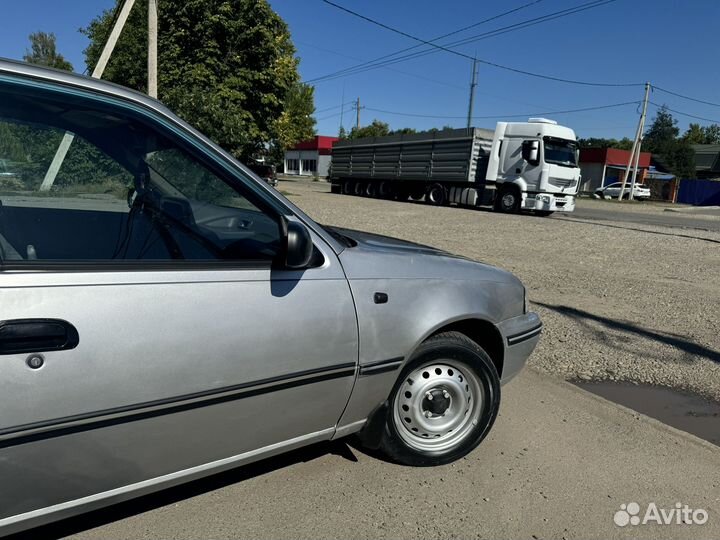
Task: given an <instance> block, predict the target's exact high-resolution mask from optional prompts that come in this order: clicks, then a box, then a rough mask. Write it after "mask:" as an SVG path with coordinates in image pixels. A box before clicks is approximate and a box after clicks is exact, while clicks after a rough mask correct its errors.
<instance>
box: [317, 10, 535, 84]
mask: <svg viewBox="0 0 720 540" xmlns="http://www.w3.org/2000/svg"><path fill="white" fill-rule="evenodd" d="M543 1H544V0H534V1H532V2H529V3H527V4H523V5H521V6H518V7H516V8H513V9H510V10H508V11H504V12H502V13H499V14H497V15H493V16H492V17H488V18H487V19H483V20H481V21H478V22H475V23H473V24H470V25H468V26H464V27H462V28H458V29H457V30H453V31H452V32H448V33H446V34H442V35H441V36H437V37H435V38H433V39H430V40H428V41H429V42H435V41H439V40H441V39H444V38H446V37H450V36H453V35H455V34H459V33H461V32H464V31H466V30H469V29H470V28H475V27H477V26H480V25H482V24H486V23H489V22H492V21H494V20H497V19H500V18H502V17H505V16H506V15H510V14H512V13H516V12H518V11H521V10H523V9H526V8H528V7H530V6H533V5H535V4H539V3H540V2H543ZM418 47H422V44H420V45H413V46H412V47H406V48H405V49H400V50H399V51H395V52H392V53H389V54H385V55H383V56H379V57H377V58H375V59H373V60H367V61H365V62H362V63H360V64H356V65H355V66H351V67H349V68H345V69H342V70H340V71H341V72H342V71H347V70H352V69H356V68H359V67H363V66H367V65H369V64H373V63H375V62H378V61H380V60H385V59H387V58H391V57H393V56H396V55H398V54H401V53H404V52H407V51H412V50H413V49H417V48H418ZM355 60H357V59H355ZM379 67H385V66H379ZM336 73H339V72H336ZM401 73H402V72H401ZM321 78H323V77H321ZM313 80H314V79H313Z"/></svg>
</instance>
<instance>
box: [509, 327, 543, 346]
mask: <svg viewBox="0 0 720 540" xmlns="http://www.w3.org/2000/svg"><path fill="white" fill-rule="evenodd" d="M542 328H543V325H542V323H540V324H539V325H538V326H536V327H535V328H531V329H530V330H525V331H524V332H521V333H519V334H515V335H513V336H508V338H507V342H508V345H517V344H518V343H522V342H523V341H527V340H528V339H532V338H534V337H535V336H537V335H538V334H539V333H540V332H542Z"/></svg>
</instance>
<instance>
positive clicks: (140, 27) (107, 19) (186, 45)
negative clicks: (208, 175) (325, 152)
mask: <svg viewBox="0 0 720 540" xmlns="http://www.w3.org/2000/svg"><path fill="white" fill-rule="evenodd" d="M117 1H118V2H119V1H120V0H117ZM146 13H147V0H139V1H138V2H137V3H136V5H135V7H134V8H133V10H132V12H131V14H130V18H129V20H128V23H127V24H126V26H125V29H124V30H123V33H122V34H121V35H120V39H119V40H118V43H117V46H116V48H115V51H114V52H113V55H112V56H111V58H110V62H109V63H108V66H107V68H106V70H105V73H104V75H103V78H105V79H108V80H110V81H113V82H117V83H120V84H123V85H125V86H129V87H131V88H135V89H137V90H140V91H145V90H146V85H147V82H146V81H147V63H146V62H145V61H144V60H142V59H144V58H145V57H146V51H147V17H146V16H145V14H146ZM112 23H113V11H112V10H107V11H105V12H103V13H102V14H101V15H99V16H98V17H97V18H95V19H94V20H93V21H91V23H90V25H89V26H88V27H87V28H84V29H82V30H81V31H82V32H83V33H84V34H85V35H86V36H87V37H88V38H89V39H90V45H89V46H88V47H87V49H85V58H86V64H87V66H88V69H92V68H93V67H94V66H95V64H96V62H97V60H98V58H99V56H100V52H101V50H102V48H103V46H104V45H105V42H106V40H107V37H108V35H109V33H110V30H111V27H112ZM158 25H159V36H158V93H159V98H160V100H161V101H163V102H164V103H166V104H167V105H168V106H169V107H170V108H171V109H173V110H174V111H175V112H176V113H177V114H178V115H179V116H181V117H182V118H184V119H185V120H187V121H188V122H189V123H190V124H192V125H194V126H195V127H196V128H198V129H199V130H200V131H202V132H204V133H205V134H207V135H208V136H209V137H210V138H212V139H213V140H215V141H216V142H217V143H218V144H220V145H221V146H222V147H223V148H225V149H226V150H228V151H229V152H231V153H233V154H234V155H235V156H237V157H239V158H240V159H249V158H250V157H251V156H252V155H253V154H254V153H255V152H256V151H258V150H259V149H261V148H263V146H264V145H265V144H267V143H269V142H270V141H273V140H278V133H277V129H278V127H279V126H280V125H283V122H282V121H281V120H280V119H281V117H282V115H283V112H284V111H285V107H286V102H287V98H288V96H289V95H291V92H292V91H291V89H292V87H293V86H294V85H295V84H296V83H297V82H298V81H299V80H300V77H299V75H298V71H297V65H298V60H297V58H295V48H294V46H293V44H292V42H291V40H290V33H289V30H288V27H287V25H286V24H285V22H284V21H283V20H282V19H281V18H280V17H279V16H278V15H277V13H275V12H274V11H273V10H272V9H271V7H270V5H269V4H268V2H267V0H163V2H162V3H161V4H160V10H159V14H158ZM305 95H306V96H307V94H305Z"/></svg>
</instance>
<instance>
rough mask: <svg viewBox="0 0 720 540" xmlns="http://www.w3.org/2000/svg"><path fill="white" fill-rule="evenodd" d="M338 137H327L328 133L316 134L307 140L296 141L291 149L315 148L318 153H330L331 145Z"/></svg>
mask: <svg viewBox="0 0 720 540" xmlns="http://www.w3.org/2000/svg"><path fill="white" fill-rule="evenodd" d="M339 140H340V139H339V138H338V137H329V136H328V135H316V136H315V137H313V138H312V139H310V140H309V141H303V142H299V143H297V144H296V145H295V146H294V147H293V150H317V151H318V154H328V155H329V154H330V152H332V145H333V143H334V142H335V141H339Z"/></svg>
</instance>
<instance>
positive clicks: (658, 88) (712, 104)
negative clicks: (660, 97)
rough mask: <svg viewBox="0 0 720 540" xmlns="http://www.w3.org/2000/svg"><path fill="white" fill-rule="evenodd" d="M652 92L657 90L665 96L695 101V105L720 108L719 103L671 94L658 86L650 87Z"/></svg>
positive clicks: (675, 93)
mask: <svg viewBox="0 0 720 540" xmlns="http://www.w3.org/2000/svg"><path fill="white" fill-rule="evenodd" d="M651 86H652V88H653V90H659V91H660V92H664V93H666V94H670V95H671V96H676V97H679V98H683V99H688V100H690V101H695V102H696V103H702V104H703V105H711V106H713V107H720V103H713V102H711V101H704V100H702V99H698V98H694V97H690V96H685V95H683V94H678V93H677V92H671V91H670V90H666V89H665V88H660V87H659V86H655V85H654V84H653V85H651Z"/></svg>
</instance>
